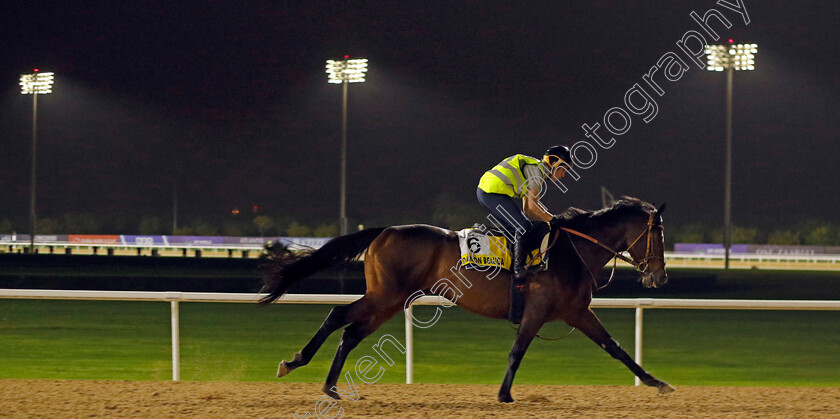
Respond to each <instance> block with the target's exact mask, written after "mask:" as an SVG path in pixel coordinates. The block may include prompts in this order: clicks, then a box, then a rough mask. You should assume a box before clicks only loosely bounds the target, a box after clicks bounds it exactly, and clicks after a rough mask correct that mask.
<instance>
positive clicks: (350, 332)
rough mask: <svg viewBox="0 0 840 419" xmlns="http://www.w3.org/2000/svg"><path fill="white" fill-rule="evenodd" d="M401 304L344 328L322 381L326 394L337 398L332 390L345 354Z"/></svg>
mask: <svg viewBox="0 0 840 419" xmlns="http://www.w3.org/2000/svg"><path fill="white" fill-rule="evenodd" d="M400 309H401V306H395V307H392V308H389V309H387V310H382V311H379V312H377V313H375V314H373V315H372V316H371V318H369V319H367V320H361V321H358V322H355V323H353V324H351V325H350V326H348V327H347V328H346V329H344V333H343V334H342V335H341V342H339V344H338V349H336V351H335V358H333V362H332V365H331V366H330V372H329V374H327V381H326V382H325V383H324V387H323V389H322V391H323V392H324V393H326V394H327V395H328V396H330V397H332V398H334V399H339V395H338V393H337V392H336V391H335V390H334V389H335V385H336V383H338V377H339V376H340V375H341V369H342V368H344V362H345V361H346V360H347V355H349V354H350V351H352V350H353V349H354V348H355V347H356V346H358V345H359V343H360V342H361V341H362V340H363V339H364V338H366V337H368V336H370V334H371V333H373V332H375V331H376V329H379V326H381V325H382V324H383V323H385V322H386V321H388V319H390V318H391V317H393V316H394V314H396V313H397V312H398V311H399V310H400Z"/></svg>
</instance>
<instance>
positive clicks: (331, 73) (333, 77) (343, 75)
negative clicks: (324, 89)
mask: <svg viewBox="0 0 840 419" xmlns="http://www.w3.org/2000/svg"><path fill="white" fill-rule="evenodd" d="M367 62H368V60H367V59H364V58H356V59H350V56H349V55H345V56H344V59H343V60H327V75H328V80H327V82H329V83H335V84H342V85H343V89H342V91H343V93H342V98H341V198H340V202H341V203H340V207H341V209H340V213H339V226H340V233H339V234H340V235H342V236H343V235H345V234H347V85H348V84H349V83H362V82H364V81H365V72H367Z"/></svg>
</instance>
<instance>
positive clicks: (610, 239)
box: [582, 222, 632, 269]
mask: <svg viewBox="0 0 840 419" xmlns="http://www.w3.org/2000/svg"><path fill="white" fill-rule="evenodd" d="M630 228H632V225H631V224H630V223H618V224H617V225H614V226H604V225H599V224H598V223H597V222H593V223H592V224H590V225H588V226H584V228H583V229H582V232H583V233H586V234H588V235H590V236H592V237H594V238H595V239H597V240H598V241H599V242H600V243H602V244H603V245H605V246H607V247H609V248H610V249H612V250H614V251H616V252H621V251H623V250H625V246H626V245H627V240H626V237H627V230H628V229H630ZM591 255H592V258H591V259H590V260H591V262H590V267H594V268H596V269H601V268H603V267H604V265H606V264H607V262H609V261H610V259H612V258H613V257H614V255H612V254H610V253H609V252H606V251H604V250H603V249H600V248H598V249H597V251H595V252H592V253H591Z"/></svg>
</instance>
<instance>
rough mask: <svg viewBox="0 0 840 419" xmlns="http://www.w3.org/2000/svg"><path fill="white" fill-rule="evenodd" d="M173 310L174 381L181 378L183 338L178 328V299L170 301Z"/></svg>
mask: <svg viewBox="0 0 840 419" xmlns="http://www.w3.org/2000/svg"><path fill="white" fill-rule="evenodd" d="M169 304H170V307H171V311H172V381H179V380H180V379H181V339H180V334H179V330H178V323H179V322H180V321H179V315H178V301H177V300H172V301H170V302H169Z"/></svg>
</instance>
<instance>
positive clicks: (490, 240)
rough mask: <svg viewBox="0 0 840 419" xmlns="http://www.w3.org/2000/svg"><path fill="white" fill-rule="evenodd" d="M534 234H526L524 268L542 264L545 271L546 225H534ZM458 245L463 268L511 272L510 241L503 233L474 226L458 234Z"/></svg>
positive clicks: (546, 264)
mask: <svg viewBox="0 0 840 419" xmlns="http://www.w3.org/2000/svg"><path fill="white" fill-rule="evenodd" d="M535 224H536V225H535V226H534V232H533V233H531V234H529V235H528V236H530V237H531V240H529V241H530V243H525V247H526V248H527V249H528V261H527V262H526V264H525V266H526V267H527V266H532V265H533V266H537V265H539V264H540V263H542V262H543V261H545V264H544V265H543V266H544V267H543V270H546V269H548V252H547V250H548V246H549V243H548V241H549V236H550V233H551V232H550V231H549V229H550V227H549V224H548V223H535ZM458 246H459V248H460V251H461V266H462V267H464V268H466V269H477V270H479V271H485V270H487V269H489V268H501V269H505V270H508V271H509V270H511V269H512V267H511V261H512V259H513V258H512V255H513V240H510V239H509V238H508V237H507V236H506V235H505V234H504V232H503V231H502V230H499V229H495V228H488V227H486V226H484V225H480V224H476V225H474V226H473V227H472V228H465V229H463V230H461V231H459V232H458Z"/></svg>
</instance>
